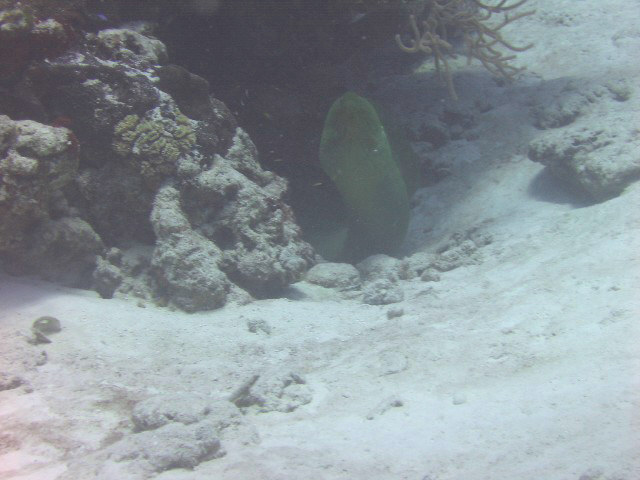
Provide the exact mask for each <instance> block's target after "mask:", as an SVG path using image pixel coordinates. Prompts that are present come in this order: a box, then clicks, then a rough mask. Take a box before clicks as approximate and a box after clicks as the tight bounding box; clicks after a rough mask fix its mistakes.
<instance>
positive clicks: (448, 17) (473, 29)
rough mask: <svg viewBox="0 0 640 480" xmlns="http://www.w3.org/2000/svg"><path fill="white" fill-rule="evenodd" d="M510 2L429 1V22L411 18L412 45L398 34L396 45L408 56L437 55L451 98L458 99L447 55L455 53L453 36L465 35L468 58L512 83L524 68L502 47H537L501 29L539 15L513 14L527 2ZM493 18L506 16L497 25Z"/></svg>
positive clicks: (427, 8) (438, 65)
mask: <svg viewBox="0 0 640 480" xmlns="http://www.w3.org/2000/svg"><path fill="white" fill-rule="evenodd" d="M507 2H508V0H500V1H499V2H498V3H497V4H496V5H487V4H485V3H483V2H480V1H479V0H428V1H427V4H426V11H427V15H426V19H425V20H423V21H422V22H421V26H419V25H418V20H417V19H416V16H415V15H410V17H409V24H410V26H411V30H412V33H413V38H412V39H411V40H410V41H409V43H408V44H406V43H404V42H403V41H402V37H401V36H400V35H396V43H397V44H398V46H399V47H400V49H402V50H403V51H405V52H407V53H417V52H423V53H427V54H429V55H433V58H434V61H435V66H436V70H437V72H438V74H440V75H441V76H442V77H443V78H444V80H445V81H446V83H447V88H448V89H449V93H450V94H451V97H453V98H454V99H455V98H457V95H456V91H455V88H454V86H453V81H452V78H451V69H450V67H449V63H448V62H447V55H453V54H454V48H453V45H452V44H451V40H450V39H451V37H452V36H453V35H455V34H458V35H461V36H462V40H463V43H464V46H465V50H466V54H467V59H468V61H469V62H470V61H471V60H472V59H473V58H477V59H478V60H480V62H481V63H482V65H483V66H484V67H485V68H486V69H487V70H488V71H489V72H491V73H492V74H493V75H496V76H500V77H503V78H506V79H508V80H511V79H512V78H513V77H514V76H515V75H516V74H517V73H518V72H520V71H521V70H522V69H520V68H517V67H514V66H513V65H511V64H510V63H509V62H510V61H511V60H513V59H514V58H515V55H505V54H504V53H503V52H501V51H500V50H499V49H498V48H499V47H506V48H507V49H509V50H511V51H514V52H522V51H524V50H527V49H529V48H531V47H532V46H533V45H531V44H528V45H524V46H517V45H514V44H512V43H510V42H509V41H508V40H506V39H505V38H503V36H502V34H501V32H500V30H502V28H504V27H505V26H506V25H508V24H510V23H511V22H513V21H515V20H518V19H520V18H523V17H526V16H528V15H531V14H533V13H535V12H534V11H533V10H527V11H524V12H520V13H515V14H513V15H511V12H512V11H514V10H515V9H517V8H518V7H521V6H522V5H524V4H525V3H526V2H527V0H519V1H516V2H515V3H512V4H510V5H508V4H507ZM493 15H502V19H501V21H500V22H499V23H497V24H492V23H491V22H490V20H491V17H492V16H493Z"/></svg>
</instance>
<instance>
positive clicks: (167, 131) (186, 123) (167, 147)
mask: <svg viewBox="0 0 640 480" xmlns="http://www.w3.org/2000/svg"><path fill="white" fill-rule="evenodd" d="M195 143H196V134H195V131H194V130H193V127H192V125H191V121H190V120H189V119H188V118H187V117H186V116H185V115H183V114H182V113H180V111H175V112H174V114H173V115H170V116H169V115H166V114H165V115H163V114H162V113H161V112H160V110H159V109H153V110H150V111H149V112H147V113H146V114H145V115H144V117H140V116H138V115H136V114H131V115H127V116H126V117H124V118H123V119H122V120H120V122H118V124H117V125H116V126H115V129H114V138H113V149H114V150H115V152H116V153H117V154H118V155H121V156H123V157H126V158H127V159H129V161H130V162H131V163H132V164H134V166H136V167H137V168H138V170H139V171H140V174H141V175H142V176H143V177H144V179H145V181H147V182H148V183H151V184H152V185H156V184H158V183H159V182H161V181H162V179H163V178H166V177H167V176H170V175H172V174H173V173H174V171H175V164H176V161H177V160H178V158H180V156H181V155H183V154H186V153H188V152H189V151H190V150H191V149H192V148H193V146H194V145H195Z"/></svg>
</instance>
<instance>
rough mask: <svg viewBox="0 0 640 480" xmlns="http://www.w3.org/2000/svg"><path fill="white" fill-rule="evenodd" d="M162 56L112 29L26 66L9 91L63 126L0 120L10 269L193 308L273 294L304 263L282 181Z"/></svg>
mask: <svg viewBox="0 0 640 480" xmlns="http://www.w3.org/2000/svg"><path fill="white" fill-rule="evenodd" d="M166 59H167V52H166V48H165V46H164V45H163V44H162V43H161V42H160V41H158V40H157V39H155V38H153V37H151V36H150V35H148V34H147V33H146V32H145V29H144V28H140V29H139V30H135V31H134V30H127V29H107V30H102V31H100V32H98V33H96V34H87V35H86V36H84V37H83V39H82V40H81V41H79V42H78V43H77V44H76V45H75V46H74V47H73V48H70V49H67V50H66V51H65V52H64V53H63V54H62V55H59V56H56V57H55V58H50V59H48V61H46V62H43V61H38V60H37V59H36V60H34V62H33V64H31V65H29V68H28V69H26V72H27V73H26V74H25V76H24V78H23V79H22V80H21V81H20V82H22V83H21V84H17V85H18V86H20V87H21V88H23V90H25V89H26V90H28V91H29V92H30V95H31V96H32V97H34V98H36V99H37V100H36V101H35V103H36V104H37V105H38V106H39V111H41V112H45V113H44V114H41V116H44V117H46V119H47V121H49V122H50V123H51V124H52V125H64V126H65V127H66V128H62V127H54V126H48V125H45V124H44V122H42V123H36V122H34V121H30V120H24V121H20V122H14V121H12V120H11V119H10V118H8V117H6V116H5V117H0V173H2V180H1V181H2V184H1V185H0V189H1V190H0V216H1V217H2V224H1V225H2V226H1V227H0V258H2V259H3V264H4V266H5V269H9V270H10V271H13V272H18V273H20V272H27V271H28V272H31V273H34V272H35V273H44V274H46V275H47V277H48V278H56V277H58V278H62V277H64V278H65V280H66V283H69V284H72V285H83V286H86V285H87V284H88V283H89V282H93V285H94V288H95V289H96V290H97V291H98V292H99V293H100V294H101V295H102V296H104V297H107V298H109V297H112V296H114V295H115V296H118V295H134V296H138V297H143V298H145V299H147V300H149V301H155V302H159V303H161V304H164V305H166V304H169V305H175V306H176V307H178V308H181V309H184V310H187V311H197V310H204V309H212V308H218V307H220V306H222V305H224V304H225V303H226V302H227V301H228V299H229V298H231V297H233V298H243V299H245V300H246V299H247V298H250V296H254V297H268V296H272V295H277V294H278V293H279V292H280V291H282V289H283V288H284V287H286V286H287V285H288V284H289V283H292V282H294V281H296V280H297V279H299V278H300V277H301V276H302V274H303V273H304V272H305V271H306V270H307V268H308V267H309V266H311V264H312V263H313V258H314V252H313V250H312V248H311V247H310V246H309V245H308V244H306V243H305V242H304V241H302V240H301V236H300V230H299V228H298V227H297V225H296V223H295V220H294V218H293V214H292V212H291V209H290V208H289V207H288V205H286V203H285V202H284V195H285V193H286V190H287V184H286V182H285V180H284V179H282V178H280V177H278V176H277V175H275V174H273V173H271V172H268V171H265V170H263V169H262V168H261V166H260V165H259V163H258V154H257V151H256V148H255V146H254V145H253V142H252V141H251V139H250V138H249V137H248V135H247V134H246V133H245V132H244V131H243V130H242V129H240V128H238V127H237V124H236V122H235V119H234V118H233V116H232V115H231V113H230V112H229V110H228V109H227V108H226V107H225V106H224V104H223V103H222V102H220V101H218V100H216V99H215V98H213V97H211V96H210V95H209V93H208V83H207V82H206V80H204V79H202V78H200V77H198V76H197V75H193V74H191V73H189V72H187V71H186V70H184V69H183V68H181V67H177V66H173V65H161V64H162V63H164V62H165V61H166ZM16 88H17V87H16ZM0 104H1V102H0ZM133 250H135V252H136V253H135V254H130V253H129V252H130V251H133ZM57 264H60V266H61V267H63V268H62V269H56V268H55V266H56V265H57ZM54 271H55V272H56V274H55V275H52V274H51V273H52V272H54ZM230 296H231V297H230Z"/></svg>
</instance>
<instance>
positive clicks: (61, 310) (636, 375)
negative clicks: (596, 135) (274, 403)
mask: <svg viewBox="0 0 640 480" xmlns="http://www.w3.org/2000/svg"><path fill="white" fill-rule="evenodd" d="M529 4H530V5H531V6H534V7H535V8H536V9H537V14H536V15H533V16H530V17H527V18H524V19H522V20H521V21H519V22H517V23H516V24H512V25H511V26H509V35H510V36H511V38H518V39H519V40H521V41H522V42H528V41H535V43H536V46H535V48H533V49H531V50H528V51H526V52H523V53H521V54H519V55H518V62H519V64H520V65H524V66H526V67H527V69H528V73H527V74H525V75H523V77H522V78H521V79H519V80H518V81H516V82H515V83H513V84H512V85H508V86H499V85H497V84H495V83H493V82H492V81H490V80H489V79H488V77H487V76H486V74H485V73H483V71H482V70H481V68H479V67H478V66H477V65H475V66H472V67H471V69H472V70H473V71H474V72H476V74H477V76H478V77H484V78H485V81H484V83H482V82H480V83H481V87H482V89H481V90H480V87H478V88H477V89H474V85H475V83H474V82H467V83H464V72H463V74H461V76H460V77H457V78H459V80H457V81H460V82H463V83H462V84H458V88H459V93H460V97H461V101H465V100H467V101H469V100H471V101H473V99H474V98H481V97H482V98H490V101H491V102H492V103H493V104H494V106H495V108H493V109H491V110H490V111H488V112H487V113H486V114H484V115H483V116H482V117H481V118H480V119H479V121H478V127H477V133H478V135H476V136H475V139H466V140H459V141H454V142H451V143H450V144H449V145H447V146H446V147H444V148H443V149H441V150H440V151H439V153H438V155H442V156H443V158H444V157H445V156H447V155H448V156H449V158H453V159H454V161H452V162H451V165H452V172H451V175H449V176H448V177H447V178H445V179H444V180H442V181H440V182H439V183H437V184H436V185H435V186H431V187H428V188H424V189H422V190H420V191H419V192H418V193H417V194H416V200H415V203H416V205H415V207H414V209H413V212H412V216H413V219H412V226H411V230H410V234H409V238H408V240H407V248H408V249H409V250H408V252H409V253H411V252H412V251H416V250H426V251H430V248H435V246H436V245H438V244H439V242H440V243H441V242H442V241H443V240H444V239H446V238H448V237H449V236H450V235H452V234H453V233H455V232H460V231H467V230H469V229H474V228H475V229H481V230H482V232H483V233H485V234H487V235H490V236H491V238H492V242H491V243H490V244H489V245H486V246H484V247H482V249H481V252H480V254H481V261H480V262H479V263H477V264H474V265H468V266H463V267H460V268H457V269H455V270H452V271H450V272H445V273H443V274H442V276H441V280H440V281H439V282H431V283H425V282H423V281H421V280H420V279H418V278H417V279H413V280H406V281H402V282H401V284H402V288H403V290H404V292H405V299H404V301H403V302H401V303H400V304H395V305H391V306H371V305H364V304H362V303H360V302H356V301H349V300H341V299H339V298H337V297H333V296H332V295H331V293H330V292H323V293H322V295H320V294H318V293H317V292H316V290H314V289H311V288H310V287H309V286H307V285H304V284H302V285H299V286H295V285H294V287H293V291H298V292H299V295H298V297H301V298H300V299H297V300H292V299H276V300H266V301H256V302H253V303H251V304H248V305H244V306H228V307H225V308H223V309H221V310H218V311H212V312H203V313H196V314H186V313H180V312H176V311H170V310H168V309H163V308H157V307H154V306H152V305H146V307H145V308H141V307H139V306H137V304H136V301H135V300H130V301H126V300H124V299H114V300H103V299H100V298H99V297H98V296H97V294H94V293H93V292H88V291H81V290H71V289H64V288H60V287H56V286H54V285H51V284H48V283H44V282H39V281H36V280H32V279H27V278H12V277H2V279H1V283H0V338H1V340H0V341H1V344H2V346H1V353H2V359H1V360H0V361H2V362H3V365H2V368H1V370H3V371H5V372H13V373H15V374H16V375H20V377H21V378H22V379H23V380H24V382H25V383H24V384H23V385H22V386H21V387H19V388H13V389H8V390H5V391H2V392H0V479H2V480H5V479H12V480H18V479H20V480H26V479H30V480H36V479H37V480H49V479H50V480H53V479H55V478H58V477H59V476H61V478H78V479H81V478H82V479H87V480H88V479H90V478H94V477H95V478H104V479H109V478H112V479H114V480H115V479H120V478H122V479H124V478H157V479H162V480H187V479H225V480H232V479H233V480H290V479H291V480H293V479H296V480H334V479H335V480H337V479H354V480H356V479H357V480H365V479H366V480H391V479H411V480H457V479H464V480H476V479H477V480H479V479H486V480H507V479H509V480H511V479H519V480H541V479H544V480H565V479H566V480H569V479H575V480H578V479H580V480H638V479H640V308H639V307H640V290H639V289H640V249H639V247H640V208H639V206H640V183H635V184H632V185H631V186H630V187H628V188H627V189H626V191H625V192H624V193H623V194H622V195H620V196H618V197H616V198H614V199H611V200H608V201H605V202H602V203H597V204H593V205H588V204H581V203H580V202H577V201H575V199H574V198H573V197H572V196H571V195H570V193H568V192H565V191H563V188H564V186H563V184H562V183H561V182H556V181H554V180H553V179H551V178H549V177H548V176H547V175H546V174H541V172H542V170H543V167H542V165H539V164H537V163H534V162H532V161H530V160H529V159H528V158H527V155H526V151H527V145H528V143H529V141H531V139H533V138H535V136H536V135H539V134H540V133H541V132H540V131H539V130H538V129H536V128H534V126H533V125H532V117H531V114H530V109H531V106H532V102H533V101H534V100H532V99H535V98H544V96H545V94H546V93H547V92H551V91H552V89H553V88H555V87H554V85H556V84H557V83H558V82H563V81H565V80H566V79H567V78H573V79H574V80H575V84H576V85H578V86H580V85H582V84H584V85H587V84H592V83H595V84H598V82H606V81H613V80H620V79H626V80H627V81H628V82H630V85H632V88H633V94H632V96H631V98H630V99H629V100H628V101H626V102H614V101H607V100H602V101H599V102H596V103H595V104H594V106H593V109H592V111H591V112H590V113H588V114H585V115H583V116H582V117H581V118H580V119H578V120H577V121H581V122H589V121H590V119H594V120H598V121H601V120H602V119H603V118H607V116H608V115H611V116H616V115H621V114H625V115H630V113H632V112H633V111H635V112H640V88H638V87H639V86H640V85H639V84H640V81H639V78H640V77H639V76H638V75H639V73H640V55H639V52H640V2H638V1H636V0H611V1H600V0H585V1H578V0H532V1H530V2H529ZM394 81H397V82H403V81H406V79H395V80H394V79H389V82H394ZM460 85H464V88H461V87H460ZM416 88H417V90H416V93H415V95H416V97H415V99H407V98H406V97H405V98H403V99H402V101H414V100H415V101H416V102H417V101H420V100H419V91H418V90H419V88H426V87H425V86H424V85H423V86H422V87H419V88H418V87H416ZM404 91H405V92H406V91H407V87H405V90H404ZM630 118H631V117H630ZM635 118H636V120H638V121H639V125H638V126H639V127H640V114H639V115H636V116H635ZM305 292H306V293H305ZM309 292H311V293H309ZM304 294H306V296H305V295H304ZM397 307H401V308H402V309H403V311H404V314H403V315H401V316H398V317H395V318H391V319H389V318H388V317H387V311H388V310H389V309H390V308H397ZM41 315H53V316H55V317H57V318H59V319H60V320H61V322H62V326H63V330H62V331H61V332H60V333H57V334H55V335H52V336H51V339H52V343H50V344H46V345H37V346H33V345H30V344H28V343H27V342H26V341H25V337H24V335H25V332H28V331H29V328H30V326H31V323H32V321H33V320H34V319H35V318H37V317H39V316H41ZM261 322H262V323H261ZM248 325H254V326H255V325H261V326H268V328H262V327H261V328H258V329H255V328H253V329H250V328H248ZM251 330H254V331H251ZM42 352H45V353H42ZM45 355H46V358H45ZM37 364H41V365H39V366H37ZM289 372H296V373H297V374H299V375H300V376H301V377H303V378H304V380H305V382H306V387H307V388H308V391H309V392H310V394H311V402H310V403H307V404H305V405H301V406H299V407H298V408H297V409H296V410H294V411H293V412H289V413H282V412H269V413H259V412H258V411H257V410H252V409H248V411H247V412H246V413H245V414H244V415H242V416H241V418H240V420H239V421H238V422H239V424H238V425H235V426H233V427H230V428H227V429H226V430H225V432H224V433H223V434H222V435H221V437H220V440H221V443H222V448H223V450H224V451H225V455H224V456H221V457H219V458H215V459H212V460H209V461H206V462H203V463H201V464H200V465H198V466H197V467H196V468H194V469H192V470H189V469H170V470H167V471H165V472H162V473H160V474H157V475H156V474H149V475H147V476H145V475H142V476H137V475H138V473H135V472H134V473H131V474H127V473H126V472H127V471H128V470H127V469H126V467H119V468H120V470H119V469H118V467H117V466H115V467H113V469H112V470H110V469H109V466H108V463H109V462H112V461H113V459H110V458H109V457H108V456H107V457H105V456H100V451H101V449H102V448H104V447H105V446H107V445H109V444H112V443H114V442H117V441H118V440H119V439H121V438H123V437H126V436H128V435H133V433H132V428H131V420H130V416H131V408H132V406H133V405H134V404H135V402H137V401H140V400H143V399H145V398H147V397H149V396H152V395H157V394H163V393H181V394H185V395H189V394H196V393H197V394H203V395H208V396H210V397H211V398H214V399H218V401H224V399H225V398H227V397H228V396H229V395H230V394H231V393H232V392H233V391H234V390H236V389H237V388H239V387H240V386H241V385H242V384H243V382H247V381H248V380H249V379H251V378H252V377H253V376H254V375H266V376H269V375H273V376H274V377H277V376H278V375H287V374H288V373H289ZM92 462H94V463H95V465H94V467H95V468H93V469H91V468H90V465H91V463H92ZM110 471H113V472H114V473H112V474H109V473H108V472H110ZM73 472H79V473H77V474H74V473H73ZM91 472H93V473H91ZM118 472H119V473H118ZM65 475H66V476H65ZM74 475H77V476H74Z"/></svg>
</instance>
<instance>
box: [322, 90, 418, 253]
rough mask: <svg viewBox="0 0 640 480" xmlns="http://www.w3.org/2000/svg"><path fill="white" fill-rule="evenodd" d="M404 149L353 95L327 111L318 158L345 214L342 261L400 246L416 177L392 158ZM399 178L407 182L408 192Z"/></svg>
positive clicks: (373, 111)
mask: <svg viewBox="0 0 640 480" xmlns="http://www.w3.org/2000/svg"><path fill="white" fill-rule="evenodd" d="M392 143H393V144H394V145H392ZM394 147H395V148H394ZM407 147H408V148H409V149H410V146H409V145H408V144H406V142H405V144H401V143H396V142H392V140H390V138H389V136H388V134H387V131H386V130H385V127H384V126H383V124H382V122H381V119H380V116H379V114H378V112H377V111H376V108H375V107H374V106H373V105H372V104H371V103H370V102H369V101H368V100H366V99H365V98H363V97H360V96H358V95H356V94H355V93H352V92H348V93H346V94H344V95H343V96H342V97H340V98H339V99H337V100H336V101H335V102H334V103H333V105H332V106H331V108H330V109H329V113H328V114H327V118H326V120H325V125H324V130H323V132H322V137H321V140H320V152H319V158H320V164H321V166H322V169H323V170H324V171H325V173H326V174H327V175H328V176H329V178H331V180H332V182H333V183H334V184H335V186H336V188H337V190H338V191H339V192H340V196H341V197H342V201H343V202H344V204H345V206H346V208H347V210H348V215H349V230H348V235H347V239H346V242H345V246H344V249H343V255H342V257H343V258H344V259H348V260H351V261H354V260H355V261H357V260H359V259H361V258H364V257H365V256H367V255H372V254H375V253H393V252H394V251H395V250H397V248H398V247H399V246H400V244H401V243H402V241H403V239H404V237H405V234H406V232H407V226H408V224H409V195H410V194H411V193H413V190H414V185H415V178H417V175H414V170H415V168H413V167H411V164H412V161H411V159H409V160H408V161H405V160H406V159H405V158H403V159H402V160H401V161H398V159H396V158H395V155H400V154H403V152H402V151H403V149H406V148H407ZM394 150H395V152H396V153H395V155H394ZM404 153H406V152H404ZM404 175H406V176H407V178H411V182H410V186H411V187H410V188H411V191H409V190H408V188H407V182H406V181H405V177H404ZM413 176H415V178H412V177H413Z"/></svg>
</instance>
